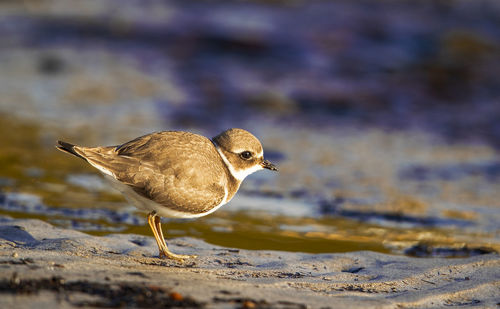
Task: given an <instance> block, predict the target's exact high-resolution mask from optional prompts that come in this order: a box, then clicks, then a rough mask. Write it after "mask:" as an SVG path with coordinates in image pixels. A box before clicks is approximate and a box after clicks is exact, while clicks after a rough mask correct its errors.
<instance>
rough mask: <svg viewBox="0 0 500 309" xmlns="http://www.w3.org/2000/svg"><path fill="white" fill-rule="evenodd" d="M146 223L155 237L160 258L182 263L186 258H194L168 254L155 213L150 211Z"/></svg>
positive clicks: (159, 221) (159, 222)
mask: <svg viewBox="0 0 500 309" xmlns="http://www.w3.org/2000/svg"><path fill="white" fill-rule="evenodd" d="M148 223H149V226H150V227H151V230H152V231H153V235H154V236H155V239H156V244H157V245H158V250H159V256H160V258H167V259H173V260H178V261H183V260H185V259H187V258H193V257H196V256H195V255H179V254H174V253H172V252H170V250H168V247H167V243H166V242H165V238H164V237H163V231H162V230H161V219H160V217H159V216H158V215H157V214H156V212H155V211H152V212H150V213H149V214H148Z"/></svg>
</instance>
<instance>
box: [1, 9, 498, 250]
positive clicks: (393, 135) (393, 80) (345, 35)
mask: <svg viewBox="0 0 500 309" xmlns="http://www.w3.org/2000/svg"><path fill="white" fill-rule="evenodd" d="M499 72H500V2H499V1H495V0H491V1H483V0H477V1H467V0H446V1H410V0H397V1H396V0H393V1H392V0H371V1H369V0H356V1H352V0H339V1H300V0H298V1H249V2H244V1H240V2H235V1H162V0H141V1H133V0H104V1H103V0H81V1H77V0H73V1H67V0H59V1H57V0H55V1H48V0H47V1H44V0H39V1H35V0H32V1H14V0H12V1H9V0H3V1H0V215H4V216H10V217H19V218H21V217H22V218H39V219H42V220H45V221H47V222H50V223H52V224H54V225H56V226H60V227H66V228H72V229H78V230H81V231H84V232H86V233H90V234H96V235H102V234H109V233H137V234H143V235H148V236H151V235H150V230H149V227H148V226H147V224H146V220H145V215H144V214H142V213H139V212H137V211H136V210H135V208H134V207H133V206H131V205H129V204H128V203H127V202H125V200H124V199H123V198H122V197H121V196H120V195H119V194H117V193H116V192H115V191H113V190H112V189H111V188H110V187H109V186H108V185H107V184H106V183H105V182H104V181H103V180H102V178H101V177H100V175H99V174H98V173H97V171H96V170H94V169H92V168H91V167H90V166H88V165H87V164H86V163H85V162H83V161H81V160H78V159H76V158H72V157H69V156H67V155H65V154H63V153H60V152H57V151H56V150H55V148H54V145H55V143H56V141H57V140H58V139H61V140H65V141H69V142H72V143H76V144H81V145H87V146H94V145H116V144H121V143H123V142H126V141H128V140H130V139H132V138H135V137H137V136H139V135H143V134H147V133H150V132H153V131H160V130H187V131H192V132H195V133H199V134H203V135H205V136H208V137H212V136H215V135H216V134H218V133H219V132H221V131H222V130H225V129H227V128H231V127H240V128H244V129H247V130H249V131H251V132H252V133H254V134H255V135H256V136H257V137H259V138H260V139H261V141H262V143H263V145H264V149H265V155H266V157H267V159H269V160H270V161H272V162H274V163H276V164H277V165H278V166H279V168H280V172H279V173H278V174H275V173H270V172H265V171H263V172H259V173H255V174H253V175H251V176H249V177H248V178H247V179H246V180H245V182H244V184H243V185H242V187H241V189H240V192H239V194H238V195H237V196H236V197H235V198H234V199H233V201H231V203H229V204H228V205H226V206H224V207H223V208H222V209H221V210H219V211H217V212H216V213H214V214H212V215H210V216H207V217H203V218H201V219H198V220H195V221H183V220H169V219H166V220H164V223H165V226H164V230H165V231H166V235H167V236H166V237H167V239H168V238H173V237H182V236H192V237H196V238H200V239H204V240H205V241H207V242H209V243H212V244H216V245H222V246H229V247H234V248H244V249H274V250H284V251H301V252H314V253H319V252H347V251H355V250H372V251H378V252H388V253H394V254H407V255H410V256H445V257H455V256H468V255H474V254H481V253H485V252H491V251H498V250H499V249H500V224H499V222H500V186H499V183H500V158H499V155H498V154H499V153H498V151H499V149H500V121H499V120H500V78H498V74H499Z"/></svg>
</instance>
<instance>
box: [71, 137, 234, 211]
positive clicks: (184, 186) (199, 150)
mask: <svg viewBox="0 0 500 309" xmlns="http://www.w3.org/2000/svg"><path fill="white" fill-rule="evenodd" d="M75 150H76V152H78V153H79V154H80V155H81V156H83V157H85V158H86V159H87V161H89V163H90V164H92V165H94V166H95V167H97V168H99V167H101V168H103V169H105V170H107V171H110V172H111V173H112V174H113V176H114V177H115V178H116V179H118V180H119V181H121V182H123V183H125V184H127V185H129V186H131V187H132V188H133V189H134V190H135V191H136V192H137V193H139V194H140V195H142V196H144V197H146V198H149V199H151V200H153V201H155V202H156V203H158V204H161V205H164V206H166V207H169V208H171V209H174V210H179V211H190V212H194V213H202V212H205V211H207V210H209V209H210V208H211V207H213V206H215V205H218V204H219V203H220V202H221V201H222V200H223V198H224V195H225V191H224V188H225V186H226V182H227V178H226V175H225V173H226V172H225V169H224V166H223V162H222V160H221V159H220V157H219V154H218V153H217V150H216V149H215V147H214V146H213V144H212V142H211V141H210V140H209V139H207V138H205V137H203V136H200V135H196V134H192V133H187V132H173V131H166V132H157V133H152V134H149V135H145V136H142V137H139V138H137V139H135V140H132V141H130V142H128V143H125V144H123V145H120V146H117V147H96V148H85V147H75Z"/></svg>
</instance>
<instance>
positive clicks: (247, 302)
mask: <svg viewBox="0 0 500 309" xmlns="http://www.w3.org/2000/svg"><path fill="white" fill-rule="evenodd" d="M243 308H245V309H252V308H255V303H254V302H253V301H251V300H245V301H244V302H243Z"/></svg>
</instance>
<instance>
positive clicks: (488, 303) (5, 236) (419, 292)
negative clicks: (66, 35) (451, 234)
mask: <svg viewBox="0 0 500 309" xmlns="http://www.w3.org/2000/svg"><path fill="white" fill-rule="evenodd" d="M168 243H169V246H170V248H171V250H172V251H174V252H177V253H183V254H196V255H197V256H198V257H197V258H196V259H193V260H189V261H186V262H185V263H178V262H175V261H170V260H162V259H159V258H157V257H156V256H155V255H156V254H157V248H156V244H155V242H154V239H153V238H152V237H146V236H140V235H131V234H128V235H125V234H113V235H109V236H104V237H103V236H101V237H97V236H90V235H87V234H84V233H81V232H77V231H73V230H65V229H60V228H56V227H54V226H51V225H50V224H48V223H45V222H42V221H39V220H13V219H8V218H3V219H2V222H1V225H0V245H1V251H0V267H1V269H2V270H1V272H0V274H1V278H0V284H1V286H2V288H1V289H0V291H1V297H0V306H1V307H3V308H33V307H40V306H41V307H45V308H50V307H52V308H55V307H58V308H75V307H82V306H83V307H94V308H103V307H122V306H126V307H130V308H140V307H149V308H159V307H178V308H367V307H371V308H440V307H445V306H457V307H461V308H464V307H469V306H479V307H482V308H496V307H497V306H498V304H499V302H500V299H499V297H498V295H500V294H499V292H500V279H499V278H500V258H499V257H498V254H484V255H479V256H474V257H469V258H455V259H443V258H431V259H429V258H411V257H405V256H397V255H388V254H381V253H375V252H369V251H360V252H351V253H342V254H304V253H291V252H280V251H250V250H240V249H232V248H223V247H218V246H213V245H209V244H207V243H205V242H203V241H201V240H197V239H193V238H177V239H173V240H171V241H169V242H168Z"/></svg>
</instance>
